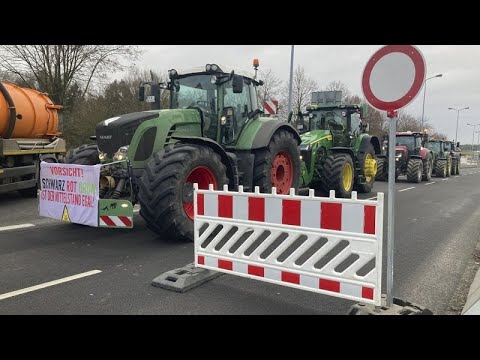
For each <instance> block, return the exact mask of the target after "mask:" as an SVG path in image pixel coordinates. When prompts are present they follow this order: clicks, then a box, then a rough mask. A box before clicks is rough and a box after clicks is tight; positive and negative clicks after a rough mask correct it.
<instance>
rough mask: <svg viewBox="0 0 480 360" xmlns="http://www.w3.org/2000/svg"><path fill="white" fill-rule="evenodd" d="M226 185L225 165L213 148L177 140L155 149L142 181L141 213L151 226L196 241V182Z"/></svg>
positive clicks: (216, 186) (170, 235) (201, 186)
mask: <svg viewBox="0 0 480 360" xmlns="http://www.w3.org/2000/svg"><path fill="white" fill-rule="evenodd" d="M194 183H197V184H198V188H199V189H208V187H209V185H210V184H212V185H213V188H214V189H216V190H218V189H222V188H223V185H225V184H228V178H227V175H226V168H225V165H224V164H223V163H222V161H221V160H220V156H219V155H218V154H217V153H215V152H214V151H213V150H212V149H211V148H209V147H206V146H200V145H191V144H179V143H177V144H175V145H174V146H169V147H167V148H165V149H163V150H160V151H159V152H157V153H155V154H154V155H153V156H152V157H151V158H150V160H148V161H147V163H146V165H145V169H144V172H143V174H142V176H141V178H140V181H139V192H138V200H139V203H140V206H141V207H140V215H141V216H142V217H143V219H144V220H145V222H146V224H147V227H148V228H149V229H150V230H152V231H154V232H156V233H158V234H161V235H164V236H166V237H168V238H171V239H178V240H189V241H193V212H194V209H193V184H194Z"/></svg>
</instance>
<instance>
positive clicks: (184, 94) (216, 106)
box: [171, 74, 257, 144]
mask: <svg viewBox="0 0 480 360" xmlns="http://www.w3.org/2000/svg"><path fill="white" fill-rule="evenodd" d="M211 80H212V75H211V74H191V75H187V76H184V77H180V78H178V79H175V80H174V83H173V84H172V87H171V89H172V90H171V108H172V109H178V108H196V109H199V110H201V111H202V113H203V116H204V121H205V123H204V132H205V135H206V136H207V137H209V138H211V139H216V140H217V141H222V140H221V139H217V138H218V135H219V133H218V120H219V114H221V113H222V111H223V109H224V108H233V123H232V124H231V126H232V130H233V131H232V134H233V139H228V141H225V142H226V143H227V142H228V143H229V144H230V143H232V142H234V141H236V140H237V138H238V135H239V134H240V130H241V129H242V127H243V125H244V124H245V122H246V121H247V120H248V114H249V113H251V112H252V111H253V110H255V109H257V98H256V93H255V88H254V84H253V81H252V80H251V79H248V78H243V80H244V86H243V91H242V92H241V93H234V92H233V88H232V80H229V81H226V82H223V83H220V84H215V83H213V84H212V81H211ZM222 101H223V103H222Z"/></svg>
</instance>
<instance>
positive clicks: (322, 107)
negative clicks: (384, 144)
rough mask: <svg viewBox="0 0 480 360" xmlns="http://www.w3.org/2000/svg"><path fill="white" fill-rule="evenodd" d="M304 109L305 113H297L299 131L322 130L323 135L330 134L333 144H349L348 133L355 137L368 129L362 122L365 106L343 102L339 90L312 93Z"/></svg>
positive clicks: (365, 110)
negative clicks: (310, 101) (309, 101)
mask: <svg viewBox="0 0 480 360" xmlns="http://www.w3.org/2000/svg"><path fill="white" fill-rule="evenodd" d="M306 110H307V112H306V113H305V114H299V115H300V116H299V121H298V123H299V124H298V125H299V130H300V132H301V133H308V132H315V131H324V132H325V135H332V137H333V142H334V146H350V145H351V144H350V141H351V137H350V135H353V136H354V137H356V135H358V134H360V133H366V132H368V130H369V127H368V124H365V123H364V122H363V121H364V119H365V117H366V114H367V108H366V106H362V105H357V104H343V103H342V92H341V91H319V92H314V93H312V103H311V104H310V105H309V106H307V108H306ZM305 119H308V120H305ZM307 136H308V135H307Z"/></svg>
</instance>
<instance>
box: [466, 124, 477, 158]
mask: <svg viewBox="0 0 480 360" xmlns="http://www.w3.org/2000/svg"><path fill="white" fill-rule="evenodd" d="M467 125H468V126H473V132H472V153H473V145H474V144H473V143H474V141H475V128H476V127H477V126H479V125H480V124H469V123H467Z"/></svg>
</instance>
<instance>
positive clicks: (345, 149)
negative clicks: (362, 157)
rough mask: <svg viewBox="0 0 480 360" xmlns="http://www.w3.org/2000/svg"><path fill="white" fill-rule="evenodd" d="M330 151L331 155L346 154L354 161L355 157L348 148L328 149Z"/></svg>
mask: <svg viewBox="0 0 480 360" xmlns="http://www.w3.org/2000/svg"><path fill="white" fill-rule="evenodd" d="M330 151H331V152H332V153H333V154H342V153H343V154H348V155H350V157H351V158H352V160H354V159H356V158H357V157H356V156H355V153H354V152H353V151H352V149H350V148H348V147H340V146H337V147H332V148H330Z"/></svg>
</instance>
